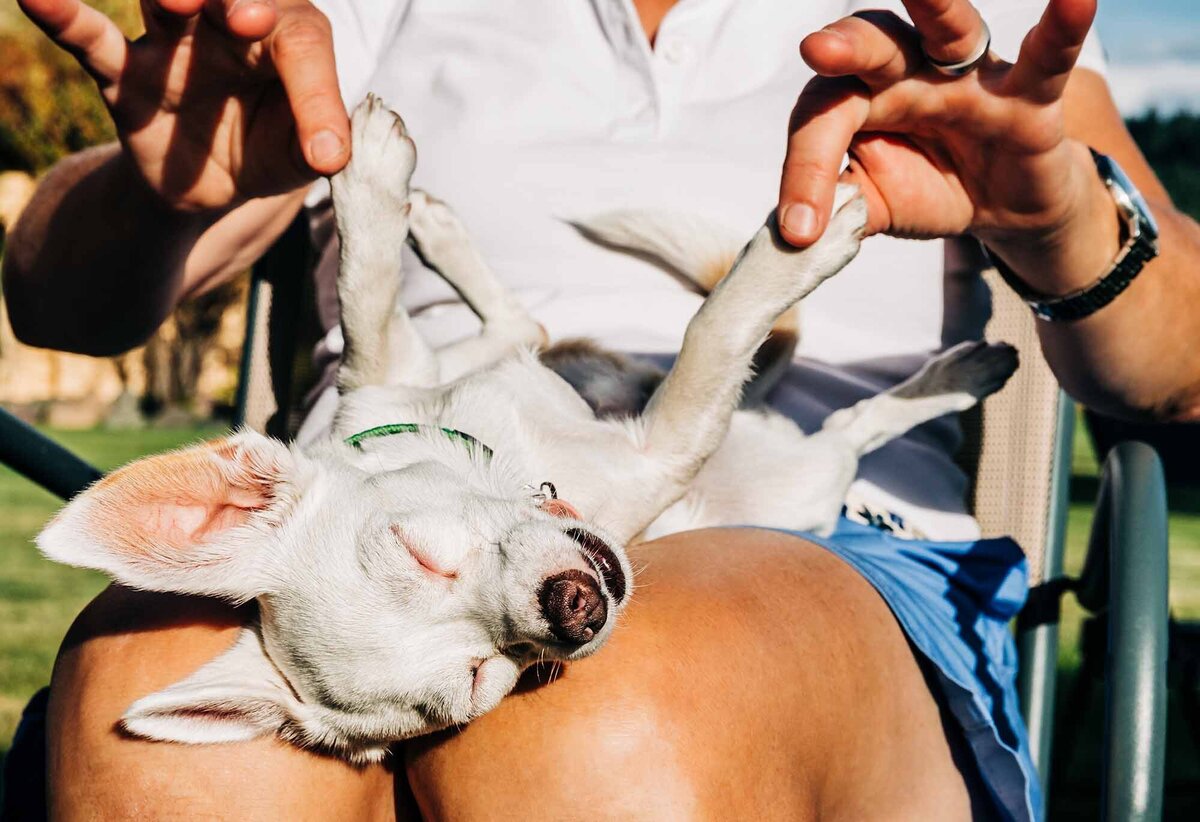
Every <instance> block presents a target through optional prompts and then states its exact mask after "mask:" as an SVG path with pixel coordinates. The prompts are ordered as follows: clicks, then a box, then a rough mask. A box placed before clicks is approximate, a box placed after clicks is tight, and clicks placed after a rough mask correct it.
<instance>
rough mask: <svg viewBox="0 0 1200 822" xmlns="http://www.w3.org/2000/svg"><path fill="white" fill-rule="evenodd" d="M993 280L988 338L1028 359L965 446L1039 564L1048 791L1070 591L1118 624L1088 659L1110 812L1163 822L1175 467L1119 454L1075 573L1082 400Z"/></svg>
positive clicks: (1030, 630) (982, 494) (1032, 710)
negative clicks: (1074, 467)
mask: <svg viewBox="0 0 1200 822" xmlns="http://www.w3.org/2000/svg"><path fill="white" fill-rule="evenodd" d="M985 279H986V280H987V281H988V285H989V286H990V287H991V291H992V319H991V322H990V323H989V325H988V329H987V333H988V336H989V337H991V338H993V339H1003V340H1006V341H1008V342H1010V343H1012V344H1013V345H1015V346H1017V348H1018V349H1019V350H1020V352H1021V367H1020V368H1019V369H1018V371H1017V373H1016V374H1015V375H1014V376H1013V378H1012V379H1011V380H1010V381H1009V384H1008V385H1007V386H1005V388H1004V389H1003V390H1002V391H1001V392H1000V393H998V394H996V395H995V396H993V397H990V398H989V399H988V400H987V402H986V403H984V405H983V409H982V412H981V413H976V414H973V415H966V418H965V419H964V448H963V451H964V454H965V455H966V460H965V462H966V463H967V464H968V465H971V464H972V463H973V467H974V477H975V481H974V484H973V489H972V495H971V498H972V503H973V508H972V510H973V513H974V514H975V517H976V518H977V519H978V521H979V524H980V527H981V528H982V530H983V533H984V535H985V536H999V535H1004V534H1007V535H1009V536H1012V537H1013V538H1014V539H1016V541H1017V542H1018V544H1020V545H1021V546H1022V547H1023V548H1024V549H1025V553H1026V557H1027V560H1028V562H1029V569H1030V585H1031V588H1030V592H1029V600H1028V602H1027V603H1026V605H1025V608H1024V609H1023V610H1022V612H1021V615H1020V616H1019V617H1018V619H1017V626H1016V630H1017V646H1018V650H1019V655H1020V679H1019V690H1020V695H1021V710H1022V713H1023V714H1024V716H1025V720H1026V723H1027V725H1028V729H1029V738H1030V746H1031V752H1032V755H1033V760H1034V764H1035V765H1036V766H1037V768H1038V774H1039V777H1040V779H1041V782H1042V788H1043V791H1042V793H1043V796H1048V795H1049V793H1050V785H1049V778H1050V764H1051V746H1052V742H1053V733H1054V717H1055V704H1054V697H1055V685H1056V678H1057V673H1058V622H1059V608H1060V602H1061V598H1062V596H1063V595H1064V594H1065V593H1066V592H1068V591H1071V592H1073V593H1074V594H1075V596H1076V598H1077V599H1078V601H1079V603H1080V605H1082V606H1083V608H1084V609H1085V610H1086V611H1088V612H1089V613H1091V614H1093V615H1094V616H1093V617H1092V619H1093V620H1096V619H1098V620H1100V621H1099V622H1096V623H1095V624H1097V625H1100V626H1106V627H1107V643H1106V644H1107V652H1106V654H1105V657H1104V659H1103V661H1102V662H1097V661H1095V660H1085V665H1086V666H1088V667H1095V668H1096V669H1098V670H1101V671H1103V681H1104V683H1105V725H1106V727H1105V732H1104V751H1103V759H1102V761H1103V763H1104V764H1103V769H1104V770H1103V774H1102V775H1101V785H1102V789H1103V797H1102V799H1101V805H1102V808H1103V817H1104V818H1105V819H1110V820H1151V819H1158V818H1159V817H1160V816H1161V810H1162V792H1163V753H1164V750H1165V747H1166V706H1167V694H1166V673H1167V668H1166V666H1167V620H1168V612H1167V608H1168V606H1167V499H1166V486H1165V481H1164V478H1163V471H1162V464H1161V462H1160V461H1159V458H1158V455H1157V454H1156V453H1155V452H1154V450H1153V449H1152V448H1150V447H1149V446H1147V445H1145V444H1143V443H1138V442H1126V443H1121V444H1119V445H1117V446H1116V447H1114V448H1113V449H1112V450H1111V451H1110V452H1109V455H1108V458H1107V459H1106V461H1105V464H1104V471H1103V478H1102V480H1101V484H1100V492H1099V497H1098V499H1097V501H1096V510H1095V516H1094V519H1093V523H1092V532H1091V535H1090V537H1089V543H1088V553H1087V558H1086V560H1085V562H1084V566H1083V570H1082V572H1081V574H1080V576H1079V577H1077V578H1068V577H1065V576H1064V575H1063V553H1064V547H1065V538H1066V524H1067V510H1068V503H1069V481H1070V475H1071V450H1072V443H1073V437H1074V428H1075V406H1074V403H1073V402H1071V400H1070V399H1069V398H1068V397H1067V396H1066V395H1065V394H1064V393H1063V392H1062V391H1061V389H1059V387H1058V384H1057V383H1056V381H1055V380H1054V376H1053V374H1052V373H1051V372H1050V368H1049V366H1048V365H1047V364H1046V361H1045V359H1044V358H1043V357H1042V354H1041V349H1040V348H1039V346H1038V340H1037V331H1036V328H1035V325H1034V320H1033V317H1032V315H1031V313H1030V311H1029V309H1028V308H1027V307H1026V306H1025V305H1024V304H1023V303H1022V301H1021V300H1020V299H1019V298H1018V297H1017V296H1016V295H1015V294H1013V292H1012V291H1011V290H1010V289H1009V288H1007V287H1006V286H1005V285H1004V283H1003V282H1002V281H1001V280H1000V278H999V276H998V275H997V274H996V272H995V271H991V272H987V273H985ZM1084 650H1085V652H1086V651H1087V646H1086V644H1085V645H1084Z"/></svg>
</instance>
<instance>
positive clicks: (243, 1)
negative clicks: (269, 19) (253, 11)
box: [225, 0, 271, 19]
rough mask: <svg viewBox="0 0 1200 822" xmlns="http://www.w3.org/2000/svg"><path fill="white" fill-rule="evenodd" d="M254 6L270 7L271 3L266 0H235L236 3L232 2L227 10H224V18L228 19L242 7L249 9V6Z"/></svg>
mask: <svg viewBox="0 0 1200 822" xmlns="http://www.w3.org/2000/svg"><path fill="white" fill-rule="evenodd" d="M254 6H262V7H263V8H270V7H271V4H270V3H268V2H267V0H237V2H236V3H234V4H233V5H232V6H230V7H229V11H227V12H225V18H226V19H229V18H230V17H233V15H235V14H237V13H238V12H239V11H241V10H242V9H249V8H253V7H254Z"/></svg>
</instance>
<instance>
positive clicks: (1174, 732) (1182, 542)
mask: <svg viewBox="0 0 1200 822" xmlns="http://www.w3.org/2000/svg"><path fill="white" fill-rule="evenodd" d="M218 431H219V429H215V428H212V429H200V430H197V429H186V430H158V429H148V430H145V431H119V432H118V431H83V432H53V434H52V435H53V436H54V437H55V439H57V440H58V441H59V442H61V443H63V444H64V445H66V446H67V447H68V448H70V449H72V450H74V451H75V452H77V453H79V454H81V455H83V456H84V457H85V458H86V459H88V460H90V461H91V462H93V463H94V464H95V465H97V466H99V467H100V468H103V469H110V468H113V467H115V466H117V465H120V464H122V463H124V462H128V461H129V460H131V459H133V458H135V457H138V456H140V455H142V454H147V453H153V452H158V451H164V450H167V449H170V448H175V447H178V446H180V445H184V444H187V443H191V442H195V441H197V440H200V439H206V438H208V437H211V436H212V435H213V434H215V433H217V432H218ZM1074 474H1075V475H1076V476H1077V478H1078V481H1077V483H1076V495H1077V496H1076V498H1077V501H1076V502H1075V503H1074V504H1073V505H1072V506H1071V515H1070V520H1069V524H1068V535H1067V559H1066V565H1067V570H1068V572H1071V571H1076V570H1078V568H1079V566H1080V564H1081V562H1082V558H1083V553H1084V548H1085V545H1086V540H1087V533H1088V528H1089V526H1090V523H1091V513H1090V505H1089V504H1087V503H1086V502H1084V501H1083V499H1082V492H1083V489H1085V488H1090V486H1093V485H1094V484H1095V479H1094V478H1095V476H1096V474H1097V466H1096V462H1095V458H1094V456H1093V455H1092V451H1091V447H1090V445H1089V444H1088V442H1087V440H1086V438H1085V437H1084V436H1083V435H1082V434H1080V435H1079V436H1078V438H1077V442H1076V450H1075V465H1074ZM58 504H59V503H58V501H57V500H56V499H55V498H54V497H53V496H51V495H50V494H48V493H46V492H45V491H42V490H41V489H39V488H36V487H34V486H33V485H32V484H31V483H29V482H28V481H26V480H25V479H23V478H22V477H19V476H16V475H15V474H13V473H12V472H11V471H9V470H8V469H6V468H3V467H0V625H3V626H4V627H3V630H2V631H0V753H3V751H4V750H5V749H6V748H7V746H8V743H9V740H10V739H11V738H12V733H13V729H14V728H15V727H16V722H17V719H18V717H19V716H20V711H21V708H22V707H23V706H24V704H25V701H26V700H27V699H28V698H29V696H30V695H31V694H32V693H33V692H34V691H36V690H37V689H38V688H40V687H41V686H43V685H45V684H46V682H47V681H48V680H49V677H50V667H51V665H52V663H53V660H54V653H55V650H56V649H57V647H58V644H59V642H60V640H61V639H62V636H63V634H64V633H65V632H66V630H67V627H68V626H69V625H70V624H71V620H72V619H73V618H74V616H75V614H76V613H77V612H78V611H79V609H80V608H81V607H82V606H83V604H84V603H86V602H87V601H88V600H89V599H90V598H91V597H92V596H94V595H95V594H96V593H97V592H98V591H99V590H100V589H101V588H102V587H103V586H104V579H103V577H101V576H100V575H99V574H94V573H91V572H87V571H79V570H75V569H71V568H66V567H63V566H61V565H56V564H54V563H51V562H48V561H46V560H44V559H42V558H41V557H40V556H39V555H38V553H37V552H36V550H35V549H34V547H33V544H32V542H31V540H32V538H33V535H34V534H35V533H36V532H37V530H38V529H39V528H40V527H41V526H42V525H43V524H44V523H45V521H46V520H47V519H48V518H49V516H50V515H51V514H52V513H53V512H54V510H55V509H56V508H57V507H58ZM1171 507H1172V513H1171V607H1172V611H1173V613H1174V614H1175V616H1176V617H1177V618H1182V619H1200V494H1196V493H1190V494H1185V493H1183V492H1174V493H1172V495H1171ZM1081 619H1082V614H1081V612H1080V611H1079V609H1078V607H1077V606H1075V604H1074V600H1072V599H1071V598H1070V597H1068V598H1067V600H1066V605H1065V607H1064V611H1063V640H1062V643H1061V653H1060V669H1061V670H1062V672H1063V676H1062V677H1061V678H1060V679H1061V682H1060V693H1061V694H1062V695H1061V696H1060V704H1062V703H1063V701H1064V700H1065V699H1066V689H1067V688H1069V687H1070V684H1071V682H1072V678H1073V674H1074V670H1075V669H1076V668H1077V667H1078V664H1079V656H1078V650H1077V637H1078V632H1079V625H1080V621H1081ZM1102 720H1103V715H1102V709H1101V700H1100V696H1099V694H1098V693H1096V694H1094V695H1093V699H1092V702H1091V706H1090V708H1089V710H1088V711H1087V712H1086V714H1085V715H1084V718H1083V722H1082V724H1081V725H1080V727H1078V728H1071V729H1063V730H1065V731H1068V732H1070V733H1076V732H1077V733H1080V734H1081V737H1080V740H1081V741H1080V743H1079V744H1078V746H1077V752H1076V755H1075V756H1074V757H1073V759H1072V761H1071V762H1070V763H1067V766H1066V767H1064V768H1062V769H1061V770H1062V771H1063V773H1056V774H1055V780H1056V782H1055V787H1054V804H1053V807H1054V810H1055V813H1054V814H1053V816H1052V818H1055V819H1094V818H1097V813H1098V806H1097V802H1098V799H1099V792H1098V785H1097V777H1098V773H1099V765H1098V763H1099V759H1098V757H1099V753H1098V749H1099V740H1100V728H1101V723H1102ZM1060 736H1061V733H1060ZM1168 736H1169V739H1168V757H1167V761H1168V810H1169V814H1168V817H1169V818H1171V817H1173V818H1181V819H1182V818H1200V794H1198V790H1200V756H1198V752H1197V750H1196V749H1195V747H1193V745H1192V743H1191V741H1190V739H1188V738H1187V737H1186V733H1185V732H1184V730H1183V728H1182V725H1181V724H1180V721H1179V719H1178V715H1177V712H1175V711H1174V710H1173V712H1172V722H1171V732H1170V734H1169V735H1168ZM1193 813H1194V814H1195V815H1190V814H1193Z"/></svg>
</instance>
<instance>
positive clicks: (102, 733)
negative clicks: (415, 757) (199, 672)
mask: <svg viewBox="0 0 1200 822" xmlns="http://www.w3.org/2000/svg"><path fill="white" fill-rule="evenodd" d="M250 614H251V612H249V611H247V610H245V609H235V608H233V607H232V606H229V605H227V604H224V603H221V602H218V601H216V600H209V599H203V598H192V597H179V596H170V595H164V594H154V593H146V592H140V591H131V590H129V589H124V588H119V587H116V586H114V587H111V588H109V589H107V590H106V591H104V592H103V593H102V594H101V595H100V596H99V597H97V598H96V599H95V600H94V601H93V602H92V603H91V604H90V605H89V606H88V607H87V608H86V609H85V610H84V611H83V613H81V614H80V616H79V617H78V618H77V619H76V621H75V624H74V625H73V626H72V628H71V630H70V631H69V632H68V634H67V638H66V639H65V640H64V642H63V647H62V650H61V651H60V654H59V658H58V661H57V663H56V664H55V670H54V676H53V679H52V682H51V692H50V705H49V711H48V717H47V742H48V748H49V762H48V774H47V776H48V784H49V792H50V802H51V811H52V815H53V816H54V817H56V818H75V817H82V816H87V817H92V818H96V817H99V818H126V817H133V816H139V817H146V816H151V817H153V816H160V815H164V814H178V815H181V816H187V817H191V816H205V815H218V816H225V815H230V814H236V815H237V816H239V817H245V818H256V817H257V818H281V817H286V818H297V819H302V818H306V817H313V818H330V817H331V816H333V817H336V816H338V813H337V810H336V809H338V808H339V807H341V808H344V809H345V815H346V817H347V818H350V817H357V818H371V817H373V816H382V817H384V818H386V817H387V816H390V815H391V781H392V780H391V775H390V774H389V773H387V772H386V771H385V770H384V769H383V768H382V767H378V766H377V767H376V768H374V769H362V770H360V769H355V768H352V767H350V766H348V765H346V764H345V763H342V762H340V761H338V760H334V759H330V758H327V757H320V756H316V755H313V754H310V753H307V752H304V751H301V750H299V749H297V748H293V747H291V746H288V745H286V744H285V743H282V742H279V741H277V740H275V739H270V738H265V739H258V740H254V741H251V742H247V743H237V744H229V745H200V746H190V745H175V744H169V743H157V742H146V741H143V740H139V739H133V738H130V737H128V736H127V735H125V734H124V733H123V732H122V731H121V730H120V728H119V720H120V717H121V715H122V714H123V713H124V712H125V710H126V708H128V707H129V705H130V704H131V703H132V702H134V701H135V700H136V699H138V698H140V697H143V696H146V695H147V694H150V693H153V692H154V691H156V690H159V689H161V688H165V687H167V686H168V685H171V684H172V683H174V682H176V681H178V680H179V679H182V678H183V677H185V676H187V675H188V674H190V673H191V672H192V671H194V670H195V669H196V668H198V667H200V666H201V665H203V664H204V663H205V662H207V661H209V660H210V659H212V658H213V657H214V656H216V655H217V654H219V653H221V652H222V651H223V650H224V649H225V648H226V647H228V646H229V644H230V643H231V642H232V641H233V640H234V638H235V636H236V634H237V630H238V628H239V627H240V626H241V625H242V624H243V622H244V620H245V619H246V618H248V617H249V616H250ZM318 797H321V798H320V800H319V802H318ZM330 809H334V810H333V812H332V813H331V810H330Z"/></svg>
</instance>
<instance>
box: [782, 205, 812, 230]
mask: <svg viewBox="0 0 1200 822" xmlns="http://www.w3.org/2000/svg"><path fill="white" fill-rule="evenodd" d="M779 222H780V223H782V224H783V227H784V228H785V229H787V232H788V234H791V235H792V236H793V237H802V238H804V239H808V238H809V237H810V236H811V235H812V234H813V233H814V232H816V230H817V212H816V211H815V210H813V207H812V206H810V205H809V204H808V203H792V204H791V205H789V206H787V207H785V208H784V209H783V218H782V219H781V220H780V221H779Z"/></svg>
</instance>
